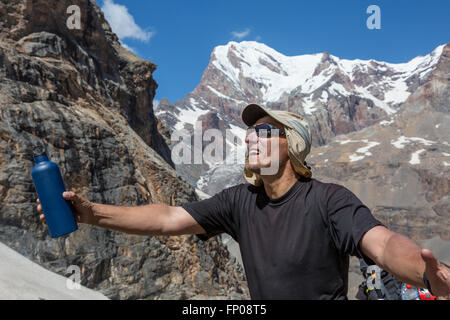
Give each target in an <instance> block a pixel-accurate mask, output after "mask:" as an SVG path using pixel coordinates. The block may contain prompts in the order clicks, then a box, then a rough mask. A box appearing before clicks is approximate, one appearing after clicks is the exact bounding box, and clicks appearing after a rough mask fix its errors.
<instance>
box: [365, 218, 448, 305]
mask: <svg viewBox="0 0 450 320" xmlns="http://www.w3.org/2000/svg"><path fill="white" fill-rule="evenodd" d="M359 245H360V248H361V251H362V252H363V253H364V254H365V255H366V256H368V257H369V258H370V259H372V260H373V261H374V262H375V263H376V264H377V265H378V266H379V267H381V268H382V269H384V270H386V271H387V272H389V273H391V274H393V275H394V276H396V277H397V278H398V279H400V280H401V281H403V282H405V283H408V284H411V285H414V286H417V287H420V288H426V287H427V286H426V284H425V283H424V281H423V275H424V272H426V275H427V278H428V280H429V282H430V285H431V289H432V291H433V294H434V295H435V296H436V297H437V298H438V299H450V269H449V268H447V267H446V266H445V265H443V264H442V263H440V262H439V261H438V260H437V259H436V257H435V256H434V255H433V253H432V252H431V251H430V250H427V249H421V248H420V247H419V246H418V245H417V244H415V243H414V242H413V241H411V240H410V239H409V238H407V237H405V236H403V235H401V234H398V233H395V232H392V231H390V230H389V229H387V228H385V227H383V226H377V227H374V228H372V229H370V230H369V231H367V232H366V233H365V234H364V235H363V237H362V238H361V240H360V243H359Z"/></svg>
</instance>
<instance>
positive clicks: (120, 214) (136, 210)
mask: <svg viewBox="0 0 450 320" xmlns="http://www.w3.org/2000/svg"><path fill="white" fill-rule="evenodd" d="M63 198H64V199H65V200H68V201H70V203H71V205H72V209H73V213H74V215H75V219H76V220H77V222H79V223H85V224H90V225H94V226H99V227H103V228H107V229H112V230H117V231H121V232H125V233H131V234H138V235H170V236H173V235H182V234H202V233H205V230H204V229H203V227H202V226H200V225H199V224H198V223H197V222H196V220H195V219H194V218H193V217H192V216H191V215H190V214H189V213H188V212H187V211H186V210H184V209H183V208H182V207H175V206H168V205H165V204H150V205H144V206H136V207H121V206H112V205H105V204H99V203H93V202H90V201H89V200H88V199H86V198H84V197H83V196H81V195H79V194H76V193H75V192H64V194H63ZM37 203H38V207H37V210H38V212H39V213H41V217H40V218H41V220H45V216H44V212H43V211H42V206H41V204H40V202H39V199H37Z"/></svg>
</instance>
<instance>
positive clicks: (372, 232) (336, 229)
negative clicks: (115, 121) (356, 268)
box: [38, 104, 450, 299]
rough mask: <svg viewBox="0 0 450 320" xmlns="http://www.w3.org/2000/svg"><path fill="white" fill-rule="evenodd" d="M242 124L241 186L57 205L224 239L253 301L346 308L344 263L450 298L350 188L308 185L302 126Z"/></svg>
mask: <svg viewBox="0 0 450 320" xmlns="http://www.w3.org/2000/svg"><path fill="white" fill-rule="evenodd" d="M241 118H242V121H243V122H244V124H245V125H247V126H248V127H249V130H248V132H247V136H246V139H245V142H246V144H247V153H246V163H245V167H244V178H245V180H246V181H247V183H242V184H239V185H236V186H233V187H231V188H227V189H224V190H223V191H221V192H219V193H217V194H216V195H214V196H212V197H211V198H209V199H206V200H202V201H195V202H190V203H186V204H184V205H182V206H168V205H164V204H151V205H145V206H138V207H119V206H110V205H103V204H97V203H92V202H90V201H88V200H87V199H86V198H84V197H82V196H80V195H77V194H75V193H74V192H66V193H65V194H63V197H64V198H65V199H66V200H69V201H71V203H72V206H73V207H74V209H75V210H74V212H75V215H76V218H77V220H78V222H80V223H87V224H91V225H95V226H101V227H105V228H109V229H113V230H118V231H122V232H126V233H132V234H139V235H182V234H197V235H198V237H199V238H200V239H202V240H207V239H209V238H210V237H213V236H215V235H218V234H221V233H227V234H229V235H230V236H231V237H233V239H235V240H236V241H237V242H238V243H239V246H240V250H241V255H242V261H243V264H244V269H245V273H246V277H247V282H248V286H249V290H250V294H251V298H252V299H347V290H348V269H349V256H350V255H352V256H356V257H358V258H360V259H364V260H365V261H366V262H367V264H369V265H372V264H377V265H378V266H380V267H381V268H382V269H384V270H386V271H388V272H390V273H392V274H393V275H395V276H396V277H397V278H399V279H400V280H402V281H404V282H406V283H409V284H412V285H415V286H417V287H427V288H428V289H431V290H433V291H432V292H433V294H434V295H435V296H436V297H437V298H438V299H450V271H449V268H448V267H447V266H445V265H444V264H443V263H441V262H439V261H438V260H437V259H436V258H435V256H434V255H433V253H432V252H431V251H430V250H426V249H421V248H420V247H419V246H417V245H416V244H415V243H414V242H413V241H411V240H409V239H408V238H406V237H404V236H402V235H400V234H398V233H394V232H392V231H390V230H389V229H387V228H386V227H385V226H384V225H383V224H382V223H381V222H380V221H378V220H377V219H375V218H374V217H373V215H372V213H371V212H370V210H369V209H368V208H367V207H366V206H365V205H364V204H363V203H362V202H361V201H360V200H359V199H358V198H357V197H356V196H355V195H354V194H353V193H352V192H351V191H350V190H348V189H347V188H345V187H343V186H341V185H338V184H333V183H323V182H320V181H318V180H316V179H314V178H312V172H311V170H310V168H309V167H308V166H307V164H306V161H305V159H306V156H307V155H308V153H309V152H310V150H311V143H312V139H311V131H310V128H309V125H308V122H307V121H306V120H305V119H304V118H303V117H301V116H299V115H297V114H294V113H290V112H286V111H278V110H269V109H266V108H263V107H261V106H259V105H257V104H250V105H248V106H247V107H245V108H244V110H243V111H242V114H241ZM270 168H272V169H273V168H275V170H272V172H271V171H270V170H269V169H270ZM38 201H39V199H38ZM38 211H39V212H40V213H42V208H41V207H40V205H38ZM41 219H42V220H44V216H43V215H41Z"/></svg>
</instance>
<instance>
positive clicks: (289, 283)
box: [183, 179, 382, 299]
mask: <svg viewBox="0 0 450 320" xmlns="http://www.w3.org/2000/svg"><path fill="white" fill-rule="evenodd" d="M183 208H184V209H185V210H186V211H187V212H189V213H190V214H191V215H192V217H193V218H194V219H195V220H196V221H197V222H198V223H199V224H200V225H201V226H202V227H203V228H204V229H205V231H206V234H203V235H198V236H199V237H200V239H202V240H207V239H209V238H210V237H212V236H214V235H217V234H220V233H224V232H225V233H228V234H229V235H231V236H232V237H233V239H235V240H236V241H237V242H238V243H239V246H240V249H241V255H242V261H243V264H244V268H245V272H246V276H247V282H248V286H249V289H250V294H251V297H252V299H346V298H347V287H348V266H349V255H354V256H357V257H358V258H363V259H366V260H367V262H368V263H369V264H374V263H373V262H372V261H370V259H368V258H367V257H365V256H364V255H363V254H362V252H361V251H360V249H359V246H358V243H359V240H360V239H361V237H362V235H363V234H364V233H365V232H366V231H368V230H370V229H371V228H373V227H374V226H377V225H382V224H381V223H380V222H379V221H378V220H376V219H375V218H374V217H373V215H372V214H371V212H370V210H369V209H368V208H367V207H366V206H365V205H364V204H362V203H361V201H360V200H359V199H358V198H357V197H356V196H355V195H354V194H353V193H352V192H351V191H349V190H348V189H346V188H344V187H343V186H340V185H337V184H332V183H322V182H320V181H317V180H315V179H309V180H298V181H297V182H296V183H295V184H294V185H293V186H292V188H291V189H289V191H288V192H286V193H285V194H284V195H283V196H281V197H280V198H278V199H272V200H271V199H270V198H269V197H268V196H267V195H266V193H265V190H264V187H262V186H261V187H255V186H253V185H251V184H240V185H237V186H234V187H231V188H228V189H225V190H223V191H221V192H219V193H217V194H216V195H214V196H213V197H211V198H209V199H206V200H202V201H198V202H191V203H187V204H184V205H183Z"/></svg>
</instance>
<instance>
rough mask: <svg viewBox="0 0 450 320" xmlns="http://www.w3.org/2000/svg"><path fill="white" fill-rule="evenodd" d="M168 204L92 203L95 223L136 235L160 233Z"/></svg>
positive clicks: (161, 232)
mask: <svg viewBox="0 0 450 320" xmlns="http://www.w3.org/2000/svg"><path fill="white" fill-rule="evenodd" d="M168 209H169V206H167V205H165V204H151V205H145V206H137V207H121V206H112V205H105V204H97V203H96V204H94V208H93V211H94V215H95V218H96V219H95V221H96V222H95V225H97V226H99V227H103V228H107V229H112V230H117V231H121V232H125V233H130V234H137V235H161V234H163V228H164V215H165V213H167V212H168Z"/></svg>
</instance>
